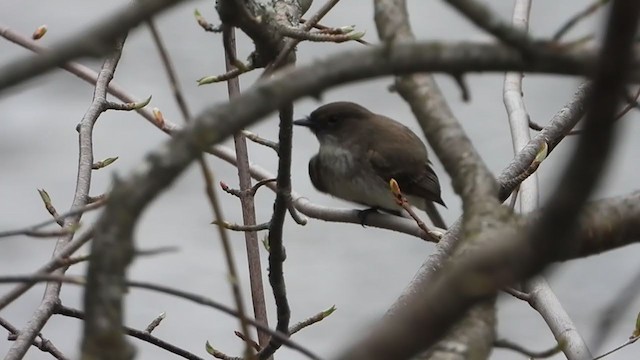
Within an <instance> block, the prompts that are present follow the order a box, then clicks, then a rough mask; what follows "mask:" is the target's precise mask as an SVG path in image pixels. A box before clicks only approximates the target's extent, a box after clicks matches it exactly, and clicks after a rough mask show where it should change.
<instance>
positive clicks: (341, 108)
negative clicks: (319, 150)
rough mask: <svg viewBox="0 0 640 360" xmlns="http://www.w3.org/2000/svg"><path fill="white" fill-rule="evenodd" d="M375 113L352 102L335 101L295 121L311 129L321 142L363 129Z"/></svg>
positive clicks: (338, 138)
mask: <svg viewBox="0 0 640 360" xmlns="http://www.w3.org/2000/svg"><path fill="white" fill-rule="evenodd" d="M372 115H373V114H372V113H371V112H370V111H369V110H367V109H366V108H364V107H362V106H360V105H358V104H355V103H352V102H333V103H329V104H326V105H322V106H320V107H319V108H317V109H316V110H314V111H313V112H312V113H311V115H309V116H307V117H306V118H304V119H300V120H295V121H294V122H293V123H294V124H295V125H299V126H305V127H307V128H309V130H311V131H312V132H313V133H314V134H315V135H316V137H317V138H318V140H319V141H320V143H323V142H325V141H328V140H334V141H340V140H342V139H343V138H345V137H347V136H349V135H350V134H354V132H358V131H359V130H360V129H362V127H363V125H364V124H366V121H367V119H368V118H369V117H371V116H372Z"/></svg>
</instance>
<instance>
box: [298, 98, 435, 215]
mask: <svg viewBox="0 0 640 360" xmlns="http://www.w3.org/2000/svg"><path fill="white" fill-rule="evenodd" d="M294 123H295V124H296V125H302V126H306V127H308V128H309V129H310V130H311V131H312V132H313V133H314V134H315V135H316V137H317V138H318V141H319V142H320V150H319V152H318V154H316V155H315V156H314V157H313V158H312V159H311V161H310V162H309V176H310V177H311V181H312V183H313V185H314V186H315V188H316V189H318V190H319V191H321V192H324V193H328V194H331V195H333V196H336V197H339V198H341V199H344V200H349V201H353V202H356V203H359V204H363V205H366V206H369V207H372V208H379V209H383V210H386V211H389V212H398V211H399V210H400V208H399V207H398V205H397V204H396V203H395V200H394V198H393V195H392V194H391V192H390V190H389V180H391V179H392V178H393V179H395V180H396V181H397V182H398V184H399V186H400V189H401V190H402V192H403V193H404V194H405V195H406V196H407V197H408V199H409V201H410V203H411V204H412V205H414V206H416V207H418V208H420V209H422V210H426V211H427V212H428V213H429V216H430V217H432V222H434V224H435V225H436V226H439V227H443V226H444V222H443V221H442V219H441V217H440V216H439V214H438V215H433V216H432V212H436V213H437V210H436V209H435V207H434V206H433V204H432V202H436V203H439V204H441V205H444V201H442V198H441V195H440V183H439V181H438V177H437V175H436V174H435V172H434V171H433V168H432V167H431V163H430V162H429V158H428V154H427V148H426V147H425V145H424V144H423V142H422V141H421V140H420V138H419V137H418V136H417V135H416V134H415V133H413V132H412V131H411V130H410V129H409V128H407V127H406V126H404V125H402V124H400V123H399V122H397V121H395V120H392V119H390V118H388V117H386V116H383V115H379V114H375V113H373V112H371V111H369V110H367V109H366V108H364V107H362V106H360V105H358V104H355V103H351V102H335V103H330V104H326V105H323V106H321V107H319V108H318V109H316V110H315V111H313V112H312V113H311V115H310V116H309V117H307V118H306V119H303V120H296V121H295V122H294ZM430 210H431V211H430ZM434 217H436V218H435V219H434ZM436 222H438V223H439V224H436Z"/></svg>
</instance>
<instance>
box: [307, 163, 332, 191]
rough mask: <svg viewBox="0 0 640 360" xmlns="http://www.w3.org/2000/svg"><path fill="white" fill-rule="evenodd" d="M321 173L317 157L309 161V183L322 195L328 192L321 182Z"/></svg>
mask: <svg viewBox="0 0 640 360" xmlns="http://www.w3.org/2000/svg"><path fill="white" fill-rule="evenodd" d="M320 174H322V171H321V170H320V160H319V159H318V155H315V156H314V157H312V158H311V160H309V177H310V178H311V183H312V184H313V186H314V187H315V188H316V190H318V191H321V192H323V193H326V192H328V190H327V186H326V185H325V184H324V182H323V181H322V176H321V175H320Z"/></svg>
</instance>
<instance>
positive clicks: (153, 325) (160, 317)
mask: <svg viewBox="0 0 640 360" xmlns="http://www.w3.org/2000/svg"><path fill="white" fill-rule="evenodd" d="M165 317H167V313H166V312H164V311H163V312H161V313H160V315H158V316H156V318H155V319H153V320H152V321H151V322H150V323H149V325H147V327H146V328H144V331H145V332H147V333H149V334H151V333H152V332H153V330H155V329H156V328H157V327H158V326H159V325H160V323H161V322H162V320H164V318H165Z"/></svg>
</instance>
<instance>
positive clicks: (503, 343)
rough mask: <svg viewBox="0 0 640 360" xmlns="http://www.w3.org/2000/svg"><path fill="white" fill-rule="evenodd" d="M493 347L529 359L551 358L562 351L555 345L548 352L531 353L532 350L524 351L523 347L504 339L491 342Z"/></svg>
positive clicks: (558, 345) (560, 347)
mask: <svg viewBox="0 0 640 360" xmlns="http://www.w3.org/2000/svg"><path fill="white" fill-rule="evenodd" d="M493 346H495V347H497V348H502V349H508V350H512V351H515V352H517V353H520V354H522V355H524V356H528V357H529V358H531V359H544V358H548V357H552V356H553V355H555V354H557V353H559V352H560V351H562V346H561V345H560V344H557V345H556V346H554V347H552V348H551V349H548V350H543V351H533V350H529V349H526V348H525V347H523V346H521V345H518V344H516V343H514V342H511V341H509V340H506V339H498V340H496V341H494V342H493Z"/></svg>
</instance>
